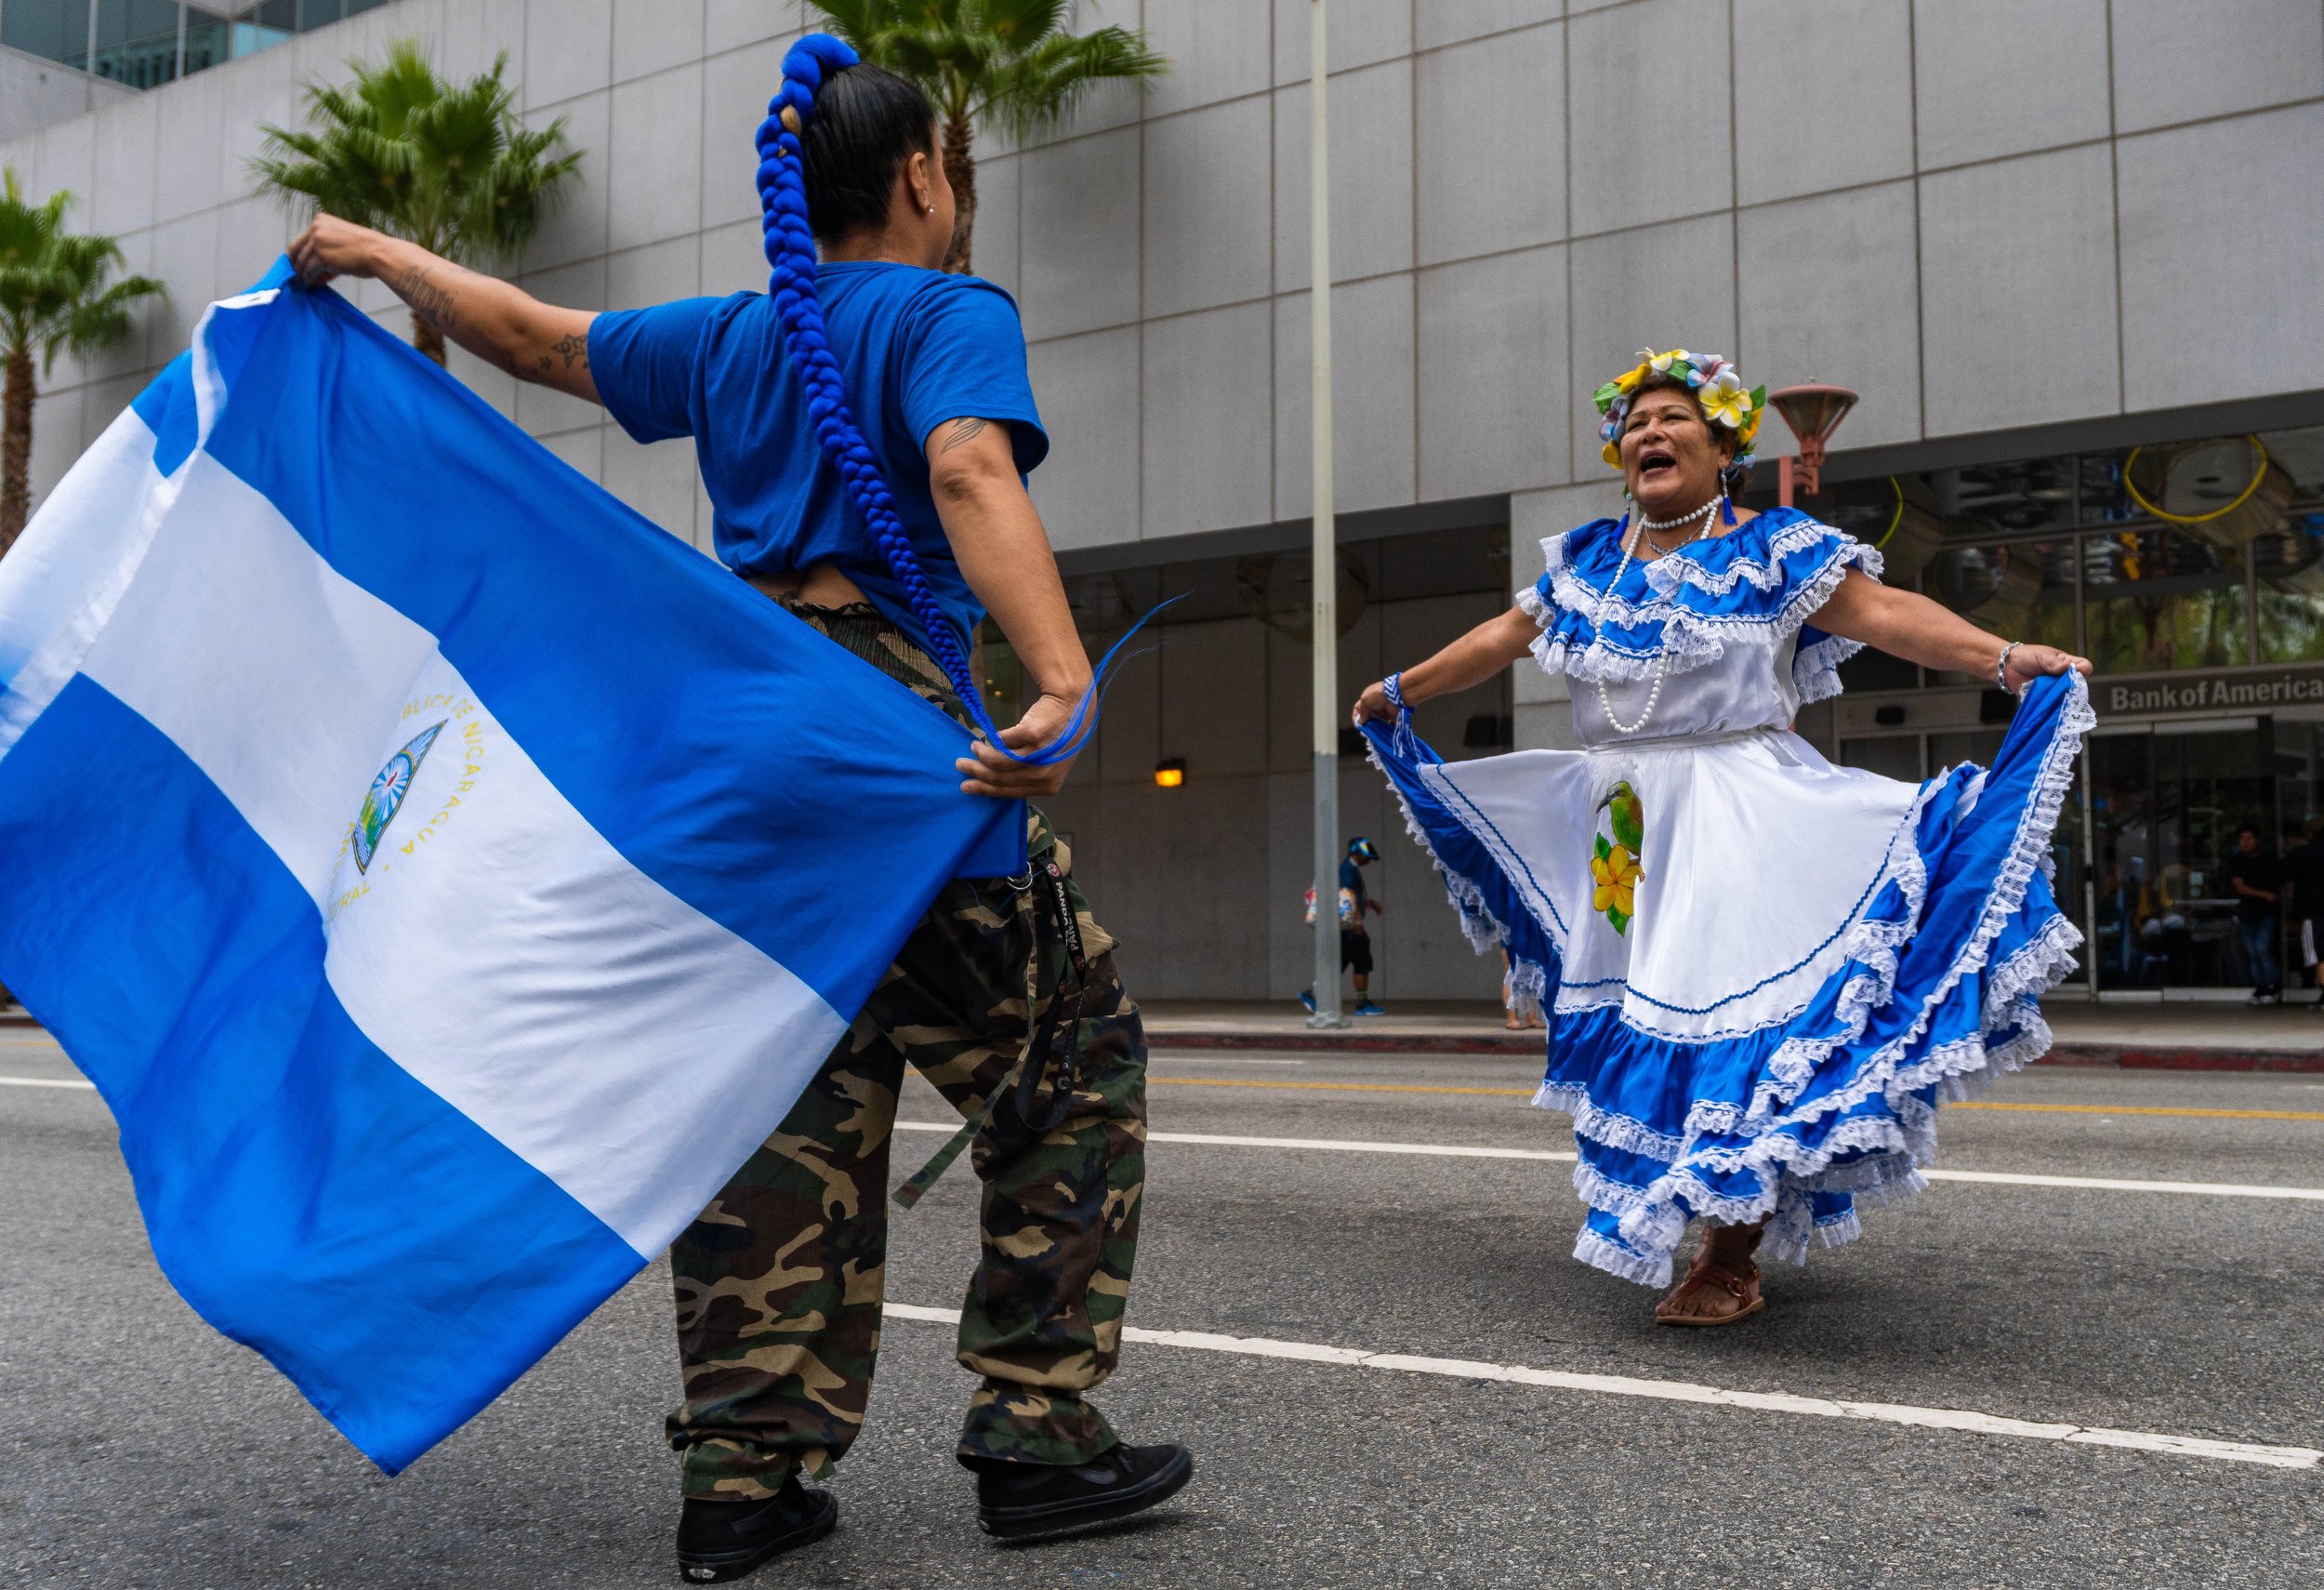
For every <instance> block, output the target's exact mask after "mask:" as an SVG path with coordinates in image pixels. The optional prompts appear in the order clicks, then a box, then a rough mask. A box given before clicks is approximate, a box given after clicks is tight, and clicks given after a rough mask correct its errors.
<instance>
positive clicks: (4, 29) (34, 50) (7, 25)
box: [0, 0, 89, 66]
mask: <svg viewBox="0 0 2324 1590" xmlns="http://www.w3.org/2000/svg"><path fill="white" fill-rule="evenodd" d="M88 6H89V0H0V44H5V45H7V46H8V47H9V48H10V49H20V50H22V51H24V52H25V54H27V55H37V56H41V57H43V58H45V59H46V60H60V61H62V62H64V64H65V65H67V66H86V64H87V63H88Z"/></svg>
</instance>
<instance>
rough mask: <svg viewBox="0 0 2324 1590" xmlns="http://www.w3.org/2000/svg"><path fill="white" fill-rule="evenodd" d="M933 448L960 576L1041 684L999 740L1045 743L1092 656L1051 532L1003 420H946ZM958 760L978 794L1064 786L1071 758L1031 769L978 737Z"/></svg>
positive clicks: (937, 488)
mask: <svg viewBox="0 0 2324 1590" xmlns="http://www.w3.org/2000/svg"><path fill="white" fill-rule="evenodd" d="M927 451H928V484H929V490H930V493H931V495H932V496H933V497H935V499H936V517H937V518H938V519H940V520H942V521H943V522H944V538H945V539H946V540H948V541H950V542H951V543H952V555H953V556H954V557H955V558H957V559H958V560H959V563H960V574H961V576H962V577H963V578H965V579H966V580H967V581H968V582H969V589H970V590H973V591H974V592H976V595H977V600H978V601H980V602H982V603H984V605H985V607H986V608H987V609H989V610H990V611H991V613H992V615H993V622H994V623H996V624H997V625H999V626H1000V632H1001V633H1002V634H1004V635H1006V636H1008V637H1009V643H1010V645H1011V646H1013V647H1014V648H1016V653H1017V661H1018V662H1019V663H1020V664H1022V665H1023V669H1024V671H1025V673H1026V675H1027V677H1029V678H1030V679H1031V680H1032V682H1033V685H1034V688H1035V689H1036V690H1037V691H1038V692H1039V694H1038V695H1037V696H1036V697H1035V698H1034V699H1033V700H1032V701H1030V702H1028V703H1026V705H1025V709H1024V716H1023V718H1021V719H1019V720H1018V721H1017V722H1015V723H1014V724H1013V725H1011V726H1010V727H1009V728H1005V729H1003V730H1001V732H1000V737H1001V741H1002V743H1003V744H1005V745H1007V746H1008V747H1009V748H1010V749H1011V750H1019V751H1027V750H1031V749H1034V748H1035V747H1037V746H1043V745H1047V744H1048V743H1049V742H1050V740H1052V739H1054V738H1056V737H1057V734H1058V731H1059V730H1061V729H1063V727H1064V726H1065V723H1066V722H1067V721H1068V720H1069V719H1070V718H1071V717H1072V716H1073V709H1074V707H1075V704H1076V703H1077V702H1078V701H1079V700H1080V699H1081V696H1082V693H1083V692H1084V691H1086V690H1088V689H1089V653H1088V652H1086V651H1084V650H1083V649H1082V645H1081V634H1080V631H1079V630H1078V629H1076V628H1075V627H1074V615H1073V609H1072V607H1071V606H1069V605H1068V604H1067V603H1066V601H1065V585H1064V581H1063V580H1062V579H1060V578H1059V577H1058V575H1057V557H1056V554H1055V553H1053V552H1051V551H1050V544H1049V532H1048V531H1046V530H1044V529H1043V528H1042V527H1041V515H1040V513H1039V512H1038V511H1037V510H1035V508H1034V506H1033V499H1032V498H1031V497H1027V496H1026V495H1025V491H1024V480H1023V477H1022V476H1020V475H1019V474H1018V473H1017V457H1016V453H1015V451H1014V450H1013V449H1012V448H1011V446H1010V440H1009V427H1008V426H1007V425H1006V424H1005V423H1003V422H1001V421H999V420H986V419H974V418H968V419H950V420H946V421H945V422H944V424H942V425H939V426H938V427H937V428H936V429H935V430H934V431H931V432H930V434H929V437H928V443H927ZM956 765H957V767H958V768H959V770H960V773H961V775H962V779H961V785H960V788H963V789H965V790H967V791H968V792H969V793H971V794H972V795H999V796H1022V795H1054V794H1056V793H1057V791H1058V790H1059V789H1061V788H1063V787H1064V783H1065V774H1066V772H1067V771H1068V770H1069V769H1070V768H1071V767H1072V766H1073V759H1072V758H1071V757H1068V758H1066V759H1065V760H1064V761H1063V762H1050V763H1047V764H1045V765H1042V766H1038V767H1029V766H1027V765H1026V764H1024V763H1023V762H1011V761H1010V760H1009V759H1008V758H1007V757H1005V756H1003V755H1001V754H1000V752H998V751H997V750H995V749H993V748H992V747H991V746H989V745H986V744H984V743H983V742H982V741H979V742H978V744H977V746H976V755H975V757H974V758H973V759H970V758H966V757H964V758H962V759H961V760H960V761H959V762H957V764H956Z"/></svg>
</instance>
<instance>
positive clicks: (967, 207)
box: [803, 0, 1257, 272]
mask: <svg viewBox="0 0 2324 1590" xmlns="http://www.w3.org/2000/svg"><path fill="white" fill-rule="evenodd" d="M803 3H804V4H806V5H809V6H812V7H814V8H815V9H816V10H818V11H820V12H822V13H823V14H824V15H825V17H828V18H829V19H830V20H831V24H832V26H833V27H834V28H835V29H837V30H838V33H839V36H840V37H842V38H844V39H846V40H847V42H848V43H850V44H852V45H853V46H855V49H856V52H857V53H858V54H860V55H861V56H862V57H863V58H864V59H865V60H868V61H870V62H872V63H873V64H874V65H877V66H884V67H886V68H887V69H888V70H889V71H891V72H892V73H896V74H897V75H898V76H899V77H908V78H910V79H911V80H912V81H913V82H915V83H917V84H918V85H919V86H920V87H921V88H922V89H924V90H925V91H926V92H927V94H928V97H929V98H930V99H932V100H934V101H935V102H936V114H937V117H938V119H939V120H940V121H941V122H942V123H943V126H944V176H945V177H946V178H947V179H950V181H951V183H952V192H953V196H954V198H955V199H957V201H958V203H959V206H960V224H959V227H958V229H957V231H955V232H954V233H953V237H952V249H951V252H949V253H948V254H946V255H945V256H944V269H945V270H947V271H957V272H967V271H968V269H969V260H970V244H971V235H972V233H973V232H974V231H975V228H976V157H975V155H974V153H973V152H972V151H971V135H972V133H973V131H974V128H975V126H976V124H977V123H979V122H983V123H984V124H986V125H987V126H997V127H998V128H999V129H1000V130H1002V131H1003V132H1006V133H1008V134H1010V135H1011V136H1012V137H1015V138H1017V139H1024V138H1028V137H1031V136H1032V135H1034V134H1037V133H1039V132H1042V131H1045V130H1046V129H1048V128H1050V127H1053V126H1056V125H1057V124H1058V123H1060V122H1062V121H1063V120H1064V119H1065V118H1066V117H1067V116H1068V115H1070V114H1072V113H1073V110H1074V107H1075V106H1076V105H1077V104H1078V103H1079V102H1080V100H1081V99H1082V97H1083V96H1084V95H1085V94H1087V93H1088V92H1089V89H1090V88H1091V87H1092V86H1095V85H1097V84H1099V83H1103V82H1123V81H1128V82H1143V81H1145V80H1146V79H1149V78H1154V77H1159V76H1161V75H1162V73H1165V72H1168V71H1169V69H1170V63H1169V61H1168V60H1164V59H1163V58H1162V57H1161V56H1158V55H1156V54H1155V53H1154V52H1153V51H1152V50H1150V49H1148V48H1147V47H1146V37H1145V34H1143V33H1133V32H1131V31H1130V30H1129V29H1127V28H1112V27H1108V28H1100V29H1098V30H1096V31H1095V32H1094V33H1078V34H1076V33H1071V32H1069V31H1068V30H1069V29H1071V28H1072V26H1073V22H1074V9H1075V7H1074V0H803ZM1244 3H1245V4H1256V3H1257V0H1244Z"/></svg>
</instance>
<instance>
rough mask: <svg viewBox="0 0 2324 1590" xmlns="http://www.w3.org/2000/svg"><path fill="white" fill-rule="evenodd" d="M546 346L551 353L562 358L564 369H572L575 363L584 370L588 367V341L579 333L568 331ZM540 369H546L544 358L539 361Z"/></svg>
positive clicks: (546, 359) (546, 362) (545, 359)
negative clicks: (559, 354)
mask: <svg viewBox="0 0 2324 1590" xmlns="http://www.w3.org/2000/svg"><path fill="white" fill-rule="evenodd" d="M548 346H549V351H551V352H554V353H561V354H562V355H563V356H564V361H565V368H566V369H568V370H570V369H572V368H573V366H574V362H575V361H578V362H579V363H580V365H581V367H582V368H583V369H585V370H586V369H588V367H589V339H588V338H587V337H584V336H583V335H582V334H581V333H579V332H577V331H568V332H566V333H565V334H564V335H563V336H562V337H561V338H558V339H557V340H556V341H554V342H552V343H550V344H549V345H548ZM541 367H542V368H543V369H547V368H548V358H547V357H546V356H544V357H543V358H542V360H541Z"/></svg>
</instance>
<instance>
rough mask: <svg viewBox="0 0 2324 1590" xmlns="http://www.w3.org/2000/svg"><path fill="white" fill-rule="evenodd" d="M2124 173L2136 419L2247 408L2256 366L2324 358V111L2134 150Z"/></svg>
mask: <svg viewBox="0 0 2324 1590" xmlns="http://www.w3.org/2000/svg"><path fill="white" fill-rule="evenodd" d="M2121 162H2122V174H2121V193H2122V376H2123V387H2124V391H2125V396H2126V399H2127V402H2128V404H2129V406H2130V407H2132V408H2134V409H2139V408H2168V407H2172V406H2173V405H2176V404H2191V403H2209V402H2212V401H2214V400H2217V399H2221V398H2228V397H2237V396H2240V395H2242V394H2243V393H2244V392H2245V391H2249V390H2250V386H2251V370H2250V369H2249V368H2248V365H2249V364H2264V363H2265V362H2267V361H2268V360H2269V359H2270V358H2271V357H2272V356H2279V355H2280V353H2281V352H2282V351H2285V350H2291V349H2308V348H2315V347H2317V346H2320V345H2324V293H2319V292H2318V290H2317V243H2318V240H2319V239H2324V184H2319V182H2318V180H2317V173H2319V172H2324V106H2318V105H2304V106H2301V107H2299V108H2297V109H2294V110H2288V111H2275V112H2270V113H2266V114H2265V115H2258V116H2247V117H2238V118H2237V119H2236V120H2234V121H2225V122H2209V123H2204V124H2202V125H2199V126H2189V127H2179V128H2174V129H2172V130H2171V131H2167V132H2158V133H2150V134H2148V135H2146V136H2145V137H2143V138H2134V139H2123V141H2122V151H2121ZM2305 379H2310V380H2311V381H2312V378H2305Z"/></svg>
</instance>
